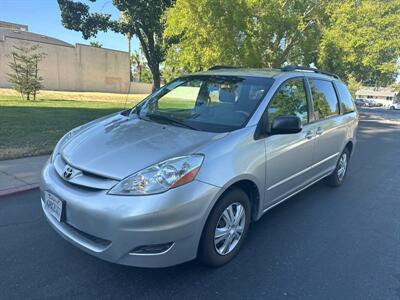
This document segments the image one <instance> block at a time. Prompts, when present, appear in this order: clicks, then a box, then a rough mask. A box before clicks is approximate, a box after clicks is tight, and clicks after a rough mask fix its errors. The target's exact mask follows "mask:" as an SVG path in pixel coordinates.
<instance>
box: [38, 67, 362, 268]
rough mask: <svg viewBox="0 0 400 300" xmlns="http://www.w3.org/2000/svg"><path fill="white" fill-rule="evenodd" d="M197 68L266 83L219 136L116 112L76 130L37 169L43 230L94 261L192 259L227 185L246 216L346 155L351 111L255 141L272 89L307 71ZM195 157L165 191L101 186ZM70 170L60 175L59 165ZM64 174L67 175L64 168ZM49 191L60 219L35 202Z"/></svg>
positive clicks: (256, 214) (352, 135)
mask: <svg viewBox="0 0 400 300" xmlns="http://www.w3.org/2000/svg"><path fill="white" fill-rule="evenodd" d="M205 74H222V75H252V76H261V77H263V76H264V77H269V78H273V79H274V80H275V81H274V83H273V85H272V87H271V88H270V89H269V91H268V92H267V93H266V95H265V96H264V98H263V100H262V102H261V103H260V105H259V106H258V108H257V109H256V111H255V112H254V114H253V115H252V116H251V118H250V119H249V121H248V122H247V124H246V126H244V127H243V128H241V129H238V130H235V131H232V132H228V133H212V132H203V131H194V130H191V129H187V128H181V127H176V126H171V125H164V124H158V123H152V122H148V121H144V120H140V119H138V118H136V117H135V116H133V115H132V114H130V115H129V114H128V115H126V114H125V115H123V114H120V113H117V114H114V115H111V116H108V117H105V118H102V119H99V120H96V121H93V122H91V123H89V124H87V125H84V126H82V127H80V128H78V129H77V130H76V132H75V134H74V136H73V137H72V138H71V140H70V141H69V142H68V143H66V145H65V146H64V147H63V148H62V149H59V150H58V153H55V158H54V161H53V162H51V161H49V162H48V163H47V164H46V166H45V167H44V169H43V173H42V183H41V197H42V206H43V210H44V213H45V215H46V217H47V219H48V221H49V223H50V224H51V225H52V227H53V228H54V229H55V230H56V231H57V232H58V233H59V234H60V235H61V236H62V237H64V238H65V239H66V240H68V241H69V242H71V243H72V244H74V245H76V246H77V247H79V248H81V249H82V250H84V251H86V252H88V253H90V254H92V255H95V256H97V257H99V258H101V259H105V260H107V261H110V262H115V263H119V264H125V265H132V266H141V267H166V266H171V265H175V264H179V263H182V262H185V261H188V260H191V259H194V258H195V257H196V255H197V249H198V245H199V240H200V237H201V234H202V230H203V227H204V225H205V222H206V220H207V217H208V215H209V213H210V211H211V209H212V208H213V206H214V205H215V203H216V201H217V200H218V199H219V197H220V196H221V195H222V194H223V193H224V191H226V190H227V189H228V188H229V187H231V186H233V185H240V186H242V187H243V188H246V189H250V190H251V193H252V195H253V197H252V219H253V220H254V221H255V220H258V219H259V218H260V217H261V216H262V215H263V213H265V212H266V211H267V210H268V209H270V208H272V207H273V206H275V205H277V204H279V203H280V202H282V201H284V200H286V199H288V198H289V197H290V196H292V195H294V194H296V193H298V192H299V191H301V190H303V189H305V188H306V187H308V186H310V185H311V184H313V183H315V182H317V181H318V180H320V179H322V178H324V177H326V176H327V175H329V174H330V173H332V171H333V170H334V169H335V167H336V164H337V161H338V158H339V155H340V153H341V152H342V151H343V149H344V148H345V147H346V145H351V148H350V150H352V151H354V145H355V141H356V129H357V124H358V114H357V112H356V111H355V112H353V113H349V114H340V115H337V116H334V117H331V118H328V119H325V120H322V121H315V122H310V123H309V124H306V125H304V127H303V129H302V131H301V132H300V133H297V134H285V135H273V136H268V137H262V138H255V133H256V130H257V126H258V124H259V122H260V119H261V118H262V115H263V113H264V111H265V110H266V108H267V105H268V103H269V101H270V99H271V98H272V96H273V95H274V94H275V92H276V91H277V89H278V88H279V87H280V86H281V85H282V83H284V82H285V81H286V80H288V79H291V78H296V77H301V78H306V77H313V78H320V79H321V78H322V79H325V80H329V81H332V82H335V81H337V80H336V79H335V78H332V77H330V76H326V75H321V74H315V73H310V72H298V71H295V72H278V71H277V72H274V71H271V72H269V71H259V70H241V69H238V70H216V71H211V72H206V73H205ZM196 153H201V154H204V157H205V158H204V161H203V164H202V166H201V169H200V171H199V173H198V174H197V176H196V179H195V180H194V181H192V182H190V183H188V184H185V185H182V186H179V187H177V188H174V189H170V190H168V191H167V192H164V193H160V194H155V195H145V196H120V195H111V194H109V193H108V190H109V189H110V188H112V187H113V186H114V185H115V184H116V183H118V182H119V181H120V180H122V179H124V178H125V177H127V176H129V175H131V174H132V173H134V172H136V171H138V170H141V169H143V168H145V167H147V166H150V165H152V164H155V163H158V162H160V161H163V160H165V159H168V158H171V157H176V156H180V155H189V154H196ZM67 167H70V169H68V171H71V172H72V173H73V176H71V178H70V179H65V174H64V173H65V172H66V168H67ZM67 175H68V174H67ZM46 193H51V194H52V195H55V196H56V197H58V198H60V199H62V201H63V202H64V203H65V208H66V209H65V218H64V221H62V222H59V221H57V220H56V219H55V218H54V217H53V216H52V215H51V214H50V213H49V212H48V211H47V209H46V208H45V206H44V197H45V194H46ZM165 243H169V245H170V247H169V248H168V249H167V250H166V251H163V252H160V253H150V254H147V253H135V252H133V249H135V248H137V247H140V246H143V245H156V244H165Z"/></svg>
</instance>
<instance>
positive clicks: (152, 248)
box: [129, 242, 174, 255]
mask: <svg viewBox="0 0 400 300" xmlns="http://www.w3.org/2000/svg"><path fill="white" fill-rule="evenodd" d="M172 246H174V242H170V243H166V244H154V245H143V246H139V247H136V248H135V249H133V250H132V251H131V252H130V253H129V255H157V254H164V253H166V252H168V251H169V250H171V248H172Z"/></svg>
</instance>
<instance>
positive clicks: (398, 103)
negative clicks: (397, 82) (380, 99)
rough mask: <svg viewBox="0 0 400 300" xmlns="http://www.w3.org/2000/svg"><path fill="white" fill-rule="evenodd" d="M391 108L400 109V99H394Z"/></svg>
mask: <svg viewBox="0 0 400 300" xmlns="http://www.w3.org/2000/svg"><path fill="white" fill-rule="evenodd" d="M389 109H391V110H395V109H400V100H393V101H392V103H390V104H389Z"/></svg>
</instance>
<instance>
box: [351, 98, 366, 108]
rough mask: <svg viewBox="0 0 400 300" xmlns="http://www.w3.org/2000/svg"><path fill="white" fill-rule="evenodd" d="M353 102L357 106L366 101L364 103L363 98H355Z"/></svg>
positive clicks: (363, 104)
mask: <svg viewBox="0 0 400 300" xmlns="http://www.w3.org/2000/svg"><path fill="white" fill-rule="evenodd" d="M354 103H355V104H356V105H357V106H358V107H363V106H366V103H365V101H364V99H356V100H355V101H354Z"/></svg>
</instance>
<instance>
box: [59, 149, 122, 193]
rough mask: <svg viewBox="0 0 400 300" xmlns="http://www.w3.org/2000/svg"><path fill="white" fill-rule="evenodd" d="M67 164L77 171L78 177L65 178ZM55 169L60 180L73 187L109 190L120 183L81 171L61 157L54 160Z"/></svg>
mask: <svg viewBox="0 0 400 300" xmlns="http://www.w3.org/2000/svg"><path fill="white" fill-rule="evenodd" d="M67 164H68V165H70V166H71V167H73V168H74V170H76V171H77V173H76V175H73V176H72V177H70V178H65V177H64V171H65V167H66V166H67ZM54 168H55V169H56V172H57V174H58V175H59V176H60V178H62V179H63V180H64V181H65V182H67V183H69V184H73V185H79V186H83V187H85V188H90V189H96V190H109V189H111V188H112V187H113V186H114V185H116V184H117V183H118V181H117V180H115V179H110V178H107V177H104V176H100V175H97V174H93V173H90V172H88V171H83V170H80V169H79V168H77V167H76V166H74V165H72V164H70V163H69V162H66V161H65V160H64V158H63V157H62V156H61V155H57V156H56V158H55V160H54Z"/></svg>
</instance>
